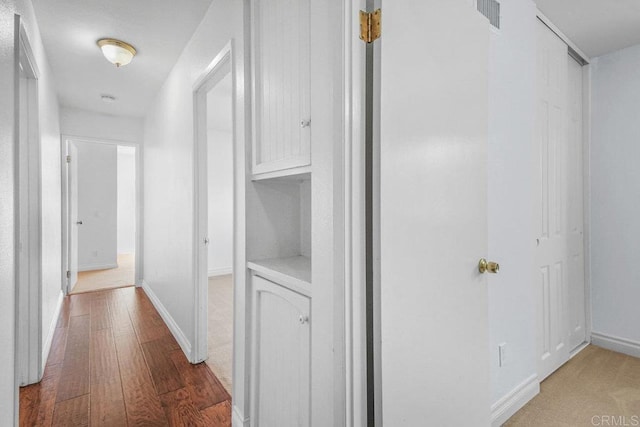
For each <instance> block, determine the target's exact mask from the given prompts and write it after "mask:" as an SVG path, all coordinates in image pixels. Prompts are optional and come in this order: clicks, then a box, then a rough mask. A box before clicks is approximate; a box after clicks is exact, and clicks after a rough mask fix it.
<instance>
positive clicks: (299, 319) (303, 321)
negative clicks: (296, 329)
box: [298, 314, 309, 325]
mask: <svg viewBox="0 0 640 427" xmlns="http://www.w3.org/2000/svg"><path fill="white" fill-rule="evenodd" d="M298 321H299V322H300V324H301V325H304V324H305V323H307V322H308V321H309V316H304V315H302V314H301V315H300V317H298Z"/></svg>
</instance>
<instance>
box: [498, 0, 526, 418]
mask: <svg viewBox="0 0 640 427" xmlns="http://www.w3.org/2000/svg"><path fill="white" fill-rule="evenodd" d="M500 7H501V9H500V15H501V28H500V30H499V31H493V32H492V34H491V44H490V64H489V143H488V159H489V167H488V172H489V177H488V185H489V200H488V206H489V253H488V256H489V259H492V260H495V261H497V262H499V263H500V273H499V274H497V275H490V277H488V283H487V285H488V292H489V351H490V372H491V403H492V405H493V408H492V412H493V413H494V415H495V414H496V412H499V411H500V410H501V409H502V407H503V405H501V402H502V403H504V400H503V399H504V398H505V397H506V396H511V395H512V394H513V392H514V391H515V390H517V389H518V388H520V387H521V386H522V385H523V384H526V385H528V387H529V390H530V392H531V393H533V392H536V391H537V386H538V383H537V380H536V376H537V366H536V359H535V354H536V351H537V349H536V312H535V304H533V301H534V284H533V267H534V266H533V259H534V242H533V212H532V209H533V198H532V196H531V190H532V189H533V173H534V170H533V161H532V156H533V135H534V125H535V118H536V110H535V102H536V97H535V96H536V92H535V90H536V88H535V82H536V74H535V71H536V25H537V18H536V6H535V4H534V3H533V2H532V1H530V0H506V1H502V2H501V6H500ZM502 343H505V344H506V352H507V361H506V363H505V364H504V366H500V364H499V360H500V359H499V351H498V346H499V345H500V344H502ZM515 409H517V408H515Z"/></svg>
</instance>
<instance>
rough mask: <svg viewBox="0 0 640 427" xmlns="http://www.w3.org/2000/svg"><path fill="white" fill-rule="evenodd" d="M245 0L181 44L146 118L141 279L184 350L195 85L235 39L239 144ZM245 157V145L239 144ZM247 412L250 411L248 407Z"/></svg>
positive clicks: (190, 327)
mask: <svg viewBox="0 0 640 427" xmlns="http://www.w3.org/2000/svg"><path fill="white" fill-rule="evenodd" d="M244 12H245V11H244V7H243V2H241V1H235V0H216V1H214V2H213V3H212V5H211V7H210V8H209V10H208V11H207V13H206V14H205V15H204V16H203V20H202V22H201V24H200V25H199V27H198V28H197V29H196V31H195V32H194V35H193V37H192V38H191V40H190V41H189V43H188V44H187V46H186V47H185V49H184V51H183V53H182V55H181V56H180V58H179V60H178V62H177V63H176V65H175V66H174V68H173V70H172V71H171V73H170V74H169V76H168V77H167V80H166V81H165V83H164V85H163V87H162V88H161V90H160V91H159V92H158V95H157V97H156V99H155V100H154V101H153V102H152V104H151V105H152V107H151V108H150V110H149V112H148V113H147V115H146V117H145V121H144V181H145V183H153V185H151V184H146V185H145V191H144V206H145V208H144V224H145V225H144V237H143V239H144V247H145V252H144V261H143V262H144V272H145V273H144V274H145V277H144V280H145V285H146V288H147V289H148V290H149V291H150V292H152V293H153V294H155V296H157V298H158V301H159V302H160V303H161V304H162V305H163V306H164V308H166V311H167V313H168V314H169V315H170V316H171V317H172V318H173V320H174V321H175V326H176V328H178V329H179V330H180V333H181V334H182V337H183V338H184V342H183V344H185V343H186V346H185V345H183V349H185V350H186V351H187V352H189V347H190V346H191V343H193V340H194V334H195V331H194V311H195V308H194V271H193V256H194V253H193V244H194V240H193V239H194V238H193V234H192V233H190V232H186V231H185V230H193V226H194V223H193V220H194V211H193V204H194V176H193V167H194V135H193V129H194V117H193V85H194V84H195V83H196V80H197V79H198V78H199V77H200V76H201V75H202V74H203V73H204V71H205V70H206V68H207V66H208V65H209V64H210V63H211V61H212V60H213V59H214V58H215V57H216V55H217V54H218V53H219V52H220V51H221V50H222V48H223V47H224V46H225V45H226V44H227V43H229V41H230V40H231V39H233V48H234V53H233V54H234V59H233V67H232V73H234V75H235V79H234V80H235V84H236V91H237V97H236V99H235V102H236V106H235V108H236V109H235V112H234V117H235V120H236V123H235V135H236V138H237V141H244V138H245V122H244V117H245V104H244V94H245V84H247V83H248V80H247V79H246V78H245V68H244V58H245V53H244V41H243V40H244V34H243V19H244V16H243V14H244ZM234 150H236V155H237V157H238V158H241V159H242V158H244V149H243V147H242V146H236V147H235V148H234ZM236 166H237V167H236V169H235V184H234V185H235V187H236V189H237V190H238V192H239V193H240V194H244V186H245V167H244V165H243V164H242V163H241V164H238V165H236ZM244 203H245V202H244V199H242V198H237V199H236V200H235V201H234V212H235V213H236V218H237V220H236V234H235V236H234V238H235V241H236V242H239V244H238V245H236V248H235V251H236V252H235V258H234V262H235V266H234V271H236V275H235V278H234V279H235V283H236V284H238V283H246V280H245V274H246V273H245V271H246V256H245V253H244V241H245V222H244ZM234 292H235V298H236V300H237V301H244V294H243V293H244V292H245V288H244V286H235V287H234ZM244 312H245V310H244V306H242V305H240V306H239V307H238V310H237V311H235V315H236V318H235V320H234V325H235V327H234V335H235V336H234V344H235V345H236V347H235V348H236V350H237V352H238V354H240V355H242V354H244V342H245V339H244V330H245V327H244V325H245V319H244ZM235 366H236V369H234V379H233V384H234V390H233V398H234V410H235V411H236V412H235V413H234V414H235V415H238V414H239V416H240V417H241V418H242V417H243V416H244V413H245V410H244V409H245V402H246V398H247V393H248V389H246V388H245V387H244V376H243V375H244V370H243V368H242V367H243V366H244V362H243V361H242V359H240V362H239V363H238V364H236V365H235ZM246 414H247V415H248V411H247V412H246Z"/></svg>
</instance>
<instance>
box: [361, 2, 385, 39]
mask: <svg viewBox="0 0 640 427" xmlns="http://www.w3.org/2000/svg"><path fill="white" fill-rule="evenodd" d="M381 21H382V11H381V10H380V9H377V10H376V11H375V12H365V11H363V10H361V11H360V38H361V39H362V40H364V41H365V42H367V43H372V42H374V41H375V40H378V39H379V38H380V34H381V33H382V30H381Z"/></svg>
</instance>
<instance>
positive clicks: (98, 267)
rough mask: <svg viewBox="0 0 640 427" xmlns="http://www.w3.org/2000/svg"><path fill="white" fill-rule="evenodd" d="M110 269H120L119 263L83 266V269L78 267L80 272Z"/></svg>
mask: <svg viewBox="0 0 640 427" xmlns="http://www.w3.org/2000/svg"><path fill="white" fill-rule="evenodd" d="M110 268H118V263H117V262H116V263H115V264H113V263H112V264H93V265H83V266H82V267H80V266H78V271H93V270H108V269H110Z"/></svg>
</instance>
